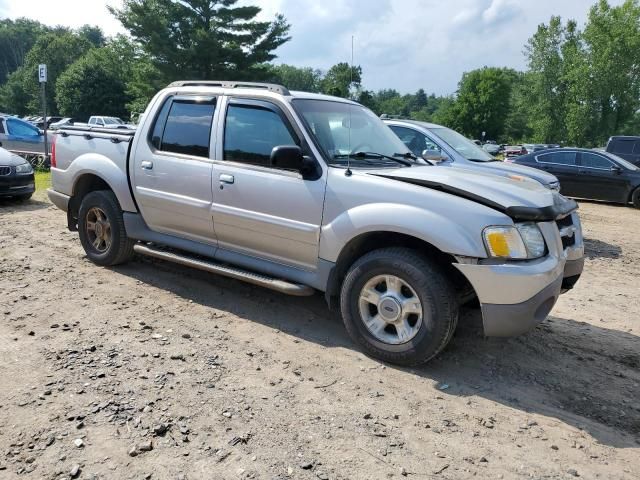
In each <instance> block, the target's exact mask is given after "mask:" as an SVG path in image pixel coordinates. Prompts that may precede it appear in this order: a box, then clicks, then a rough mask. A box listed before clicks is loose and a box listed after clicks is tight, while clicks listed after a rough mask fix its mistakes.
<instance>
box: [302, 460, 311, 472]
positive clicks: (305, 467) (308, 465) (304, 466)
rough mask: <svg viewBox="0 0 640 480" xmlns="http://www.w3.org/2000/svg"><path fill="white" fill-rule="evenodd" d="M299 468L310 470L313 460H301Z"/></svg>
mask: <svg viewBox="0 0 640 480" xmlns="http://www.w3.org/2000/svg"><path fill="white" fill-rule="evenodd" d="M300 468H301V469H303V470H311V469H312V468H313V462H302V463H301V464H300Z"/></svg>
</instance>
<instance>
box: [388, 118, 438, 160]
mask: <svg viewBox="0 0 640 480" xmlns="http://www.w3.org/2000/svg"><path fill="white" fill-rule="evenodd" d="M389 128H391V130H393V133H395V134H396V135H397V136H398V138H399V139H400V140H402V143H404V144H405V145H406V146H407V148H408V149H409V150H411V152H412V153H413V154H414V155H415V156H417V157H420V156H421V155H422V151H423V150H435V151H438V152H440V151H442V150H441V149H440V147H438V145H436V144H435V143H433V142H432V141H431V139H430V138H429V137H427V136H426V135H423V134H422V133H420V132H416V131H415V130H413V129H411V128H406V127H398V126H396V125H389Z"/></svg>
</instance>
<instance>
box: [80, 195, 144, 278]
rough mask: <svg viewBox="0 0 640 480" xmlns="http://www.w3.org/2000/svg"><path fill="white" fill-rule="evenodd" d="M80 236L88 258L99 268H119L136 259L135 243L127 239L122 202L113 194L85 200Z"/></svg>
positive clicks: (83, 201)
mask: <svg viewBox="0 0 640 480" xmlns="http://www.w3.org/2000/svg"><path fill="white" fill-rule="evenodd" d="M78 232H79V234H80V242H81V243H82V246H83V248H84V251H85V252H86V253H87V257H88V258H89V260H91V261H92V262H94V263H97V264H98V265H102V266H110V265H117V264H119V263H124V262H126V261H128V260H130V259H131V257H133V245H134V244H135V241H134V240H131V239H130V238H128V237H127V232H126V231H125V228H124V219H123V217H122V210H121V209H120V205H119V204H118V199H117V198H116V196H115V195H114V194H113V192H111V191H109V190H99V191H96V192H91V193H89V194H87V196H86V197H84V199H83V200H82V203H81V204H80V210H79V212H78Z"/></svg>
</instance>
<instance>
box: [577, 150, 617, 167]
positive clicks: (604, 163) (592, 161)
mask: <svg viewBox="0 0 640 480" xmlns="http://www.w3.org/2000/svg"><path fill="white" fill-rule="evenodd" d="M582 166H583V167H589V168H601V169H603V170H609V169H610V168H611V167H612V166H613V164H612V163H611V162H610V161H609V160H607V159H606V158H604V157H601V156H600V155H596V154H595V153H586V152H583V153H582Z"/></svg>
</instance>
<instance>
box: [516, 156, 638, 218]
mask: <svg viewBox="0 0 640 480" xmlns="http://www.w3.org/2000/svg"><path fill="white" fill-rule="evenodd" d="M514 162H515V163H516V164H518V165H524V166H527V167H534V168H539V169H541V170H544V171H546V172H549V173H552V174H554V175H555V176H556V177H558V179H559V180H560V191H561V192H562V194H563V195H566V196H569V197H577V198H586V199H591V200H606V201H609V202H616V203H624V204H628V203H630V202H631V203H633V205H634V206H635V207H636V208H640V168H638V167H637V166H635V165H633V164H632V163H630V162H627V161H626V160H624V159H623V158H620V157H618V156H616V155H613V154H611V153H607V152H600V151H596V150H587V149H583V148H560V149H553V150H544V151H542V152H537V153H532V154H528V155H524V156H522V157H518V158H516V159H515V160H514Z"/></svg>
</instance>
